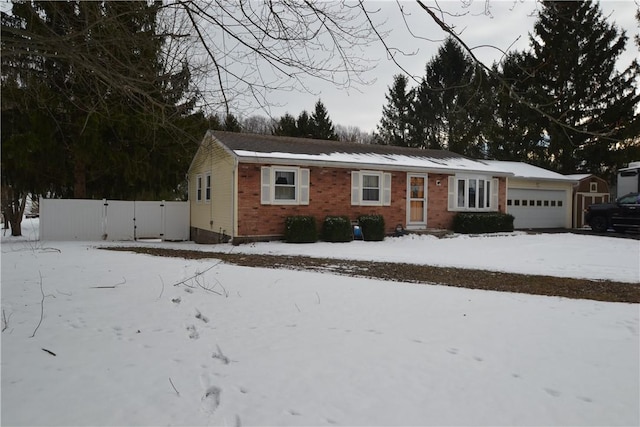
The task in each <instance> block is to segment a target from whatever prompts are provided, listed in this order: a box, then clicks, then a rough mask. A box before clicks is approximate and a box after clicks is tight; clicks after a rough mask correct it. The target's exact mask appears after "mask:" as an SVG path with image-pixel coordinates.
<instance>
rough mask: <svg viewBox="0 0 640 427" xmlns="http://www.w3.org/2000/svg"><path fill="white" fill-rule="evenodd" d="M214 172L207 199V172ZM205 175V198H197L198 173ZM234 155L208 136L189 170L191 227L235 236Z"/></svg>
mask: <svg viewBox="0 0 640 427" xmlns="http://www.w3.org/2000/svg"><path fill="white" fill-rule="evenodd" d="M208 173H211V200H210V201H206V200H205V188H206V175H207V174H208ZM198 175H200V176H202V200H201V201H198V200H197V194H196V192H197V188H196V187H197V184H196V179H197V176H198ZM234 179H235V176H234V158H233V156H232V155H231V154H230V153H229V152H227V151H226V150H225V149H224V148H222V147H221V146H220V144H218V143H216V142H215V141H214V140H213V138H211V137H210V136H209V135H207V137H205V139H204V141H203V142H202V144H201V145H200V148H198V152H197V153H196V156H195V157H194V159H193V162H192V164H191V168H190V169H189V200H190V202H191V227H195V228H200V229H203V230H207V231H212V232H215V233H224V234H226V235H231V236H232V235H234V234H235V233H234V224H233V211H234V205H233V204H234V197H233V189H234Z"/></svg>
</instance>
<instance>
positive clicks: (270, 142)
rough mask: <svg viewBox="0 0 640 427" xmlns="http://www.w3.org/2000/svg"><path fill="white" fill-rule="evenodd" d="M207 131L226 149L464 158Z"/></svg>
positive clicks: (444, 152) (416, 150) (433, 152)
mask: <svg viewBox="0 0 640 427" xmlns="http://www.w3.org/2000/svg"><path fill="white" fill-rule="evenodd" d="M210 132H211V134H212V135H213V136H214V137H215V138H216V139H217V140H219V141H220V142H222V143H223V144H224V145H226V146H227V147H228V148H229V149H230V150H232V151H237V150H242V151H254V152H258V153H290V154H311V155H317V154H332V153H345V154H383V155H384V154H399V155H403V156H410V157H428V158H432V159H452V158H466V157H465V156H462V155H460V154H456V153H453V152H451V151H447V150H425V149H421V148H408V147H398V146H394V145H378V144H358V143H354V142H340V141H328V140H320V139H310V138H293V137H289V136H273V135H258V134H249V133H236V132H224V131H217V130H216V131H210Z"/></svg>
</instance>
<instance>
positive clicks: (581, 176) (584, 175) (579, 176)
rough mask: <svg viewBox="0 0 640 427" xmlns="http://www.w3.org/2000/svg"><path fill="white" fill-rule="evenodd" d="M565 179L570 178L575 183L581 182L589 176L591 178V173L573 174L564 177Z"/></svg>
mask: <svg viewBox="0 0 640 427" xmlns="http://www.w3.org/2000/svg"><path fill="white" fill-rule="evenodd" d="M565 176H566V177H567V178H571V179H573V180H576V181H582V180H583V179H587V178H589V177H591V176H593V174H592V173H574V174H569V175H565Z"/></svg>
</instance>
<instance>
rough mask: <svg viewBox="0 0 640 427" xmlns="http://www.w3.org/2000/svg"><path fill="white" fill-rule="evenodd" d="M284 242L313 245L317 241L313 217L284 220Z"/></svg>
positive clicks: (290, 217) (291, 217) (299, 216)
mask: <svg viewBox="0 0 640 427" xmlns="http://www.w3.org/2000/svg"><path fill="white" fill-rule="evenodd" d="M284 240H285V241H286V242H287V243H313V242H315V241H316V240H318V231H317V228H316V219H315V217H313V216H303V215H298V216H288V217H286V218H285V220H284Z"/></svg>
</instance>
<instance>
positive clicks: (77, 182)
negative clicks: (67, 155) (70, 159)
mask: <svg viewBox="0 0 640 427" xmlns="http://www.w3.org/2000/svg"><path fill="white" fill-rule="evenodd" d="M73 198H74V199H86V198H87V170H86V166H85V163H84V161H82V160H81V159H78V158H77V157H76V159H75V164H74V166H73Z"/></svg>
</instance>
